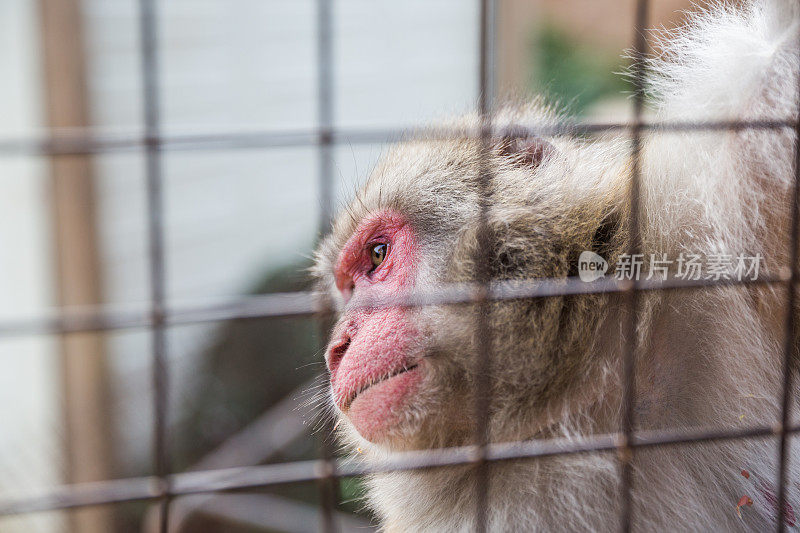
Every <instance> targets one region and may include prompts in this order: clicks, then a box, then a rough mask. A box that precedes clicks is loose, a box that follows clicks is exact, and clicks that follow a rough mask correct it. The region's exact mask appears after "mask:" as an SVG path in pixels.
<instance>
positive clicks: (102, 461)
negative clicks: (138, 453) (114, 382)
mask: <svg viewBox="0 0 800 533" xmlns="http://www.w3.org/2000/svg"><path fill="white" fill-rule="evenodd" d="M82 13H83V11H82V9H81V2H80V0H39V15H40V20H41V27H42V29H41V38H42V58H43V63H44V65H43V72H44V77H45V84H44V99H45V103H46V121H47V124H48V126H49V127H51V128H75V127H88V126H89V125H90V119H89V102H88V95H87V89H86V68H85V48H84V42H83V29H82V21H81V17H82ZM90 157H91V156H86V155H62V156H52V157H51V158H50V175H51V182H50V190H51V197H50V199H51V202H52V209H53V214H52V221H53V223H52V231H53V243H54V247H55V252H54V255H55V258H54V259H55V264H56V287H57V298H58V304H59V305H60V306H73V305H96V304H100V303H102V283H101V281H100V257H99V251H98V242H97V231H96V227H95V220H96V219H95V200H96V199H95V190H94V177H93V172H92V162H91V159H90ZM60 349H61V368H62V387H63V408H64V423H65V433H66V448H67V453H66V463H67V464H66V472H67V481H68V482H70V483H75V482H84V481H96V480H103V479H108V478H109V477H110V474H111V472H110V471H111V468H110V465H111V453H112V451H111V450H112V449H111V428H110V424H109V417H108V413H107V412H106V409H107V407H108V405H109V404H110V402H109V390H108V368H107V364H108V363H107V359H106V350H105V343H104V338H103V337H102V336H101V334H97V333H77V334H67V335H62V336H61V338H60ZM69 516H70V521H69V522H70V527H71V529H72V531H76V532H77V531H80V532H81V533H94V532H97V533H105V532H107V531H111V530H112V529H113V528H112V522H111V518H112V517H111V513H110V510H109V509H107V508H105V509H103V508H95V509H82V510H80V511H76V512H73V513H70V515H69Z"/></svg>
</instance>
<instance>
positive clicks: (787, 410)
mask: <svg viewBox="0 0 800 533" xmlns="http://www.w3.org/2000/svg"><path fill="white" fill-rule="evenodd" d="M797 39H798V43H800V35H798V36H797ZM797 59H798V60H800V54H798V58H797ZM795 83H796V88H797V94H796V99H797V102H796V111H795V112H796V113H797V115H795V127H794V135H795V138H794V184H793V186H792V197H791V200H790V201H791V202H792V208H791V227H790V231H789V234H790V238H791V241H790V242H789V268H790V271H789V280H788V283H787V286H786V323H785V325H784V334H785V335H786V337H785V339H784V351H783V368H782V372H783V383H782V387H783V388H782V389H781V423H780V444H779V446H778V509H777V513H778V531H779V532H781V533H783V532H784V531H786V513H785V509H786V476H787V472H786V471H787V466H788V462H789V450H788V446H789V437H790V435H789V432H788V428H789V417H790V415H791V401H792V394H791V393H792V386H793V383H792V382H793V379H792V378H793V375H794V371H795V368H794V356H795V354H794V350H795V334H796V329H795V328H797V324H795V305H796V301H797V292H796V291H797V282H798V277H797V259H798V246H797V240H798V237H800V212H799V211H800V207H798V202H800V196H798V195H800V73H799V74H798V79H797V80H796V81H795Z"/></svg>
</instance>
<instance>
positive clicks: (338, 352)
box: [328, 335, 350, 373]
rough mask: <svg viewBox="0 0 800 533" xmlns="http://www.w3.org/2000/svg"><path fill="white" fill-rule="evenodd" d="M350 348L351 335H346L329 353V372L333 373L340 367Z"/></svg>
mask: <svg viewBox="0 0 800 533" xmlns="http://www.w3.org/2000/svg"><path fill="white" fill-rule="evenodd" d="M349 347H350V335H345V336H344V337H342V338H341V339H340V340H339V342H338V343H336V344H335V345H333V347H332V348H331V349H330V350H329V351H328V370H330V372H331V373H333V372H334V371H335V370H336V368H337V367H338V366H339V363H340V362H341V360H342V358H343V357H344V354H345V353H346V352H347V349H348V348H349Z"/></svg>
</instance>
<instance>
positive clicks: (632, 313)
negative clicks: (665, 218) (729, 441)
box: [617, 0, 649, 533]
mask: <svg viewBox="0 0 800 533" xmlns="http://www.w3.org/2000/svg"><path fill="white" fill-rule="evenodd" d="M648 9H649V2H648V0H637V2H636V21H635V24H634V48H633V84H634V98H633V117H634V125H633V129H632V130H631V175H630V177H631V184H630V199H629V204H630V219H629V227H630V245H629V248H628V253H629V254H630V255H631V257H635V255H636V254H638V253H639V250H640V249H641V235H640V231H639V215H640V182H641V150H642V109H643V107H644V95H645V83H646V80H645V71H644V59H645V55H646V53H647V38H646V34H645V28H646V26H647V13H648ZM627 300H628V302H627V304H628V327H627V329H626V330H625V338H624V340H623V342H624V343H625V349H624V350H623V352H622V438H621V439H620V441H619V443H618V449H617V452H618V457H619V462H620V491H621V498H622V507H621V511H620V520H621V522H622V524H621V530H622V531H623V532H624V533H628V532H629V531H630V530H631V522H632V519H631V518H632V514H633V509H632V508H633V495H632V492H633V461H634V448H633V447H631V446H630V442H631V440H632V439H633V434H634V430H635V427H636V426H635V420H634V405H635V402H636V388H635V383H636V352H637V348H638V344H639V342H638V332H637V329H638V328H637V325H638V323H639V307H640V303H639V300H640V293H639V280H638V279H636V278H635V277H634V278H633V279H632V280H631V281H630V290H629V291H628V293H627Z"/></svg>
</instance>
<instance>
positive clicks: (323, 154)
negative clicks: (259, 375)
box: [317, 0, 339, 533]
mask: <svg viewBox="0 0 800 533" xmlns="http://www.w3.org/2000/svg"><path fill="white" fill-rule="evenodd" d="M331 8H332V4H331V0H317V77H318V80H317V107H318V113H319V127H320V130H319V140H318V144H319V196H320V200H319V201H320V206H319V213H320V214H319V234H320V235H324V234H325V233H326V232H327V231H328V228H329V227H330V222H331V218H332V215H333V198H332V196H333V177H334V174H333V168H334V167H333V165H334V161H333V149H334V146H333V142H332V140H333V137H332V135H331V131H332V130H333V124H334V120H333V27H332V26H333V22H332V13H331ZM330 316H331V313H330V310H328V309H324V310H322V312H321V313H320V320H319V321H318V328H319V329H320V332H321V333H322V335H320V338H322V339H324V338H325V333H326V330H327V329H328V328H327V326H328V325H329V322H330V320H326V319H327V318H328V317H330ZM323 342H324V341H323ZM323 346H324V344H323ZM325 423H326V427H325V431H324V432H323V433H322V446H321V448H322V449H321V450H320V451H321V455H322V459H323V461H324V462H323V471H324V473H325V476H324V477H323V479H321V480H320V482H319V494H320V512H321V518H322V531H324V532H325V533H335V532H336V530H337V527H336V524H335V523H334V518H333V516H334V511H335V509H336V504H337V499H338V494H339V483H338V478H337V477H336V463H335V462H334V461H333V456H334V449H333V442H332V441H331V438H332V435H333V433H334V432H333V428H332V426H331V421H330V420H326V422H325Z"/></svg>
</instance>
